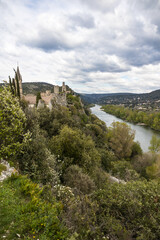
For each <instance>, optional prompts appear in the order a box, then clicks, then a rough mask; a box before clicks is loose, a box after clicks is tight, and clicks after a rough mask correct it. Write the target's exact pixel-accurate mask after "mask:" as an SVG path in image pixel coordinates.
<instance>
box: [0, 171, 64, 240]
mask: <svg viewBox="0 0 160 240" xmlns="http://www.w3.org/2000/svg"><path fill="white" fill-rule="evenodd" d="M42 191H43V189H42V188H40V187H39V185H37V184H35V183H33V182H31V181H30V180H29V179H27V178H26V177H22V176H12V177H11V178H9V179H8V180H7V181H6V182H4V183H3V185H1V187H0V209H1V211H0V219H1V221H0V238H1V239H3V236H5V237H6V239H7V240H14V239H18V236H19V238H20V239H40V240H44V239H45V240H50V239H55V240H57V239H63V240H64V239H67V236H68V233H67V230H66V228H65V227H64V226H63V224H62V223H61V222H60V219H59V217H60V213H61V212H62V206H61V204H60V203H59V202H57V201H56V200H55V199H54V198H52V200H51V201H52V203H49V202H47V201H45V200H43V198H42Z"/></svg>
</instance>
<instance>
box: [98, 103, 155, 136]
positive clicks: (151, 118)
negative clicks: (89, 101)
mask: <svg viewBox="0 0 160 240" xmlns="http://www.w3.org/2000/svg"><path fill="white" fill-rule="evenodd" d="M102 109H103V110H104V111H105V112H107V113H110V114H113V115H115V116H116V117H118V118H121V119H123V120H126V121H128V122H133V123H144V124H145V125H146V126H149V127H151V128H152V129H155V130H158V131H160V113H159V112H152V113H150V112H144V111H140V110H132V109H131V108H125V107H123V106H116V105H105V106H103V107H102Z"/></svg>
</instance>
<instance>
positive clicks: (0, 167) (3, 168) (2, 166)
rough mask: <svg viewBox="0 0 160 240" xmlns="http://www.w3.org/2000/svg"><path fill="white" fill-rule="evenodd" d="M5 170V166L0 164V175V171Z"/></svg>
mask: <svg viewBox="0 0 160 240" xmlns="http://www.w3.org/2000/svg"><path fill="white" fill-rule="evenodd" d="M6 170H7V168H6V166H5V165H3V164H1V163H0V174H1V172H2V171H6Z"/></svg>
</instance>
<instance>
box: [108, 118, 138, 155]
mask: <svg viewBox="0 0 160 240" xmlns="http://www.w3.org/2000/svg"><path fill="white" fill-rule="evenodd" d="M134 136H135V133H134V131H133V130H132V129H131V128H130V127H129V126H128V125H127V124H126V123H120V122H113V123H112V127H111V128H110V131H109V145H110V147H111V148H112V149H113V151H114V152H115V155H116V156H117V157H118V158H128V157H130V156H131V154H132V146H133V144H134V141H133V140H134Z"/></svg>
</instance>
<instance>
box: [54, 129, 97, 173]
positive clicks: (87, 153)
mask: <svg viewBox="0 0 160 240" xmlns="http://www.w3.org/2000/svg"><path fill="white" fill-rule="evenodd" d="M50 149H51V152H52V153H54V154H56V156H59V158H60V159H64V158H68V161H69V162H68V166H67V162H66V161H67V159H66V160H64V162H65V165H66V167H69V165H71V164H76V165H78V166H80V167H82V168H84V169H85V170H86V171H88V172H91V171H92V170H93V168H95V167H96V166H97V165H99V164H100V155H99V153H98V151H97V149H96V148H95V144H94V142H93V140H92V138H91V137H90V136H86V135H85V134H83V133H82V132H81V131H80V130H79V129H72V128H69V127H68V126H64V127H63V128H62V129H61V131H60V134H59V135H57V136H54V137H52V139H51V141H50Z"/></svg>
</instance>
